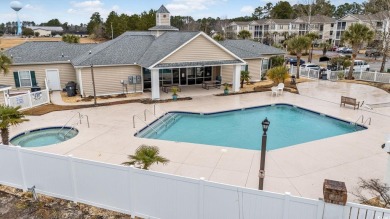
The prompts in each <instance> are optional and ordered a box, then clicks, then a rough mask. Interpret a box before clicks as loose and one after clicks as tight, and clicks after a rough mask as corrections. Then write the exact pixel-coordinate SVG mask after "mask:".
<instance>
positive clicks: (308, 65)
mask: <svg viewBox="0 0 390 219" xmlns="http://www.w3.org/2000/svg"><path fill="white" fill-rule="evenodd" d="M301 67H302V68H305V69H307V70H309V69H313V70H317V71H319V70H321V67H320V66H319V65H316V64H305V65H301Z"/></svg>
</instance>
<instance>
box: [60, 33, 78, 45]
mask: <svg viewBox="0 0 390 219" xmlns="http://www.w3.org/2000/svg"><path fill="white" fill-rule="evenodd" d="M62 41H64V42H66V43H80V37H79V36H75V35H71V34H65V35H63V36H62Z"/></svg>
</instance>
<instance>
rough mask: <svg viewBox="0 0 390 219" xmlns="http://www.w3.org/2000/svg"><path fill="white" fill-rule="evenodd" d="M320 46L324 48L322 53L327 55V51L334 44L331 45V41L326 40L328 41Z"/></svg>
mask: <svg viewBox="0 0 390 219" xmlns="http://www.w3.org/2000/svg"><path fill="white" fill-rule="evenodd" d="M320 47H321V48H322V55H323V56H325V55H326V52H328V50H329V49H330V48H331V47H332V45H330V43H328V42H326V43H321V44H320Z"/></svg>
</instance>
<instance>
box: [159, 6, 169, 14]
mask: <svg viewBox="0 0 390 219" xmlns="http://www.w3.org/2000/svg"><path fill="white" fill-rule="evenodd" d="M156 13H169V11H168V9H167V8H166V7H165V6H164V5H161V7H160V8H159V9H158V10H157V11H156Z"/></svg>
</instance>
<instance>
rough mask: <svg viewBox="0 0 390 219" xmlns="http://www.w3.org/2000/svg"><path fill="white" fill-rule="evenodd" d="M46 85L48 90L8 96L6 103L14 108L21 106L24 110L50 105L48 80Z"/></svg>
mask: <svg viewBox="0 0 390 219" xmlns="http://www.w3.org/2000/svg"><path fill="white" fill-rule="evenodd" d="M45 84H46V86H45V87H46V89H44V90H40V91H35V92H31V91H28V92H27V93H25V94H20V95H15V96H10V95H8V94H6V98H5V103H6V104H7V105H9V106H13V107H17V106H20V107H21V109H22V110H23V109H29V108H33V107H36V106H40V105H43V104H47V103H50V94H49V88H48V87H47V82H46V80H45Z"/></svg>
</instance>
